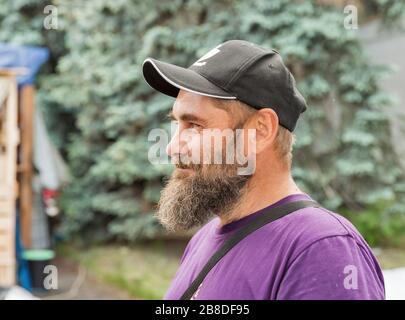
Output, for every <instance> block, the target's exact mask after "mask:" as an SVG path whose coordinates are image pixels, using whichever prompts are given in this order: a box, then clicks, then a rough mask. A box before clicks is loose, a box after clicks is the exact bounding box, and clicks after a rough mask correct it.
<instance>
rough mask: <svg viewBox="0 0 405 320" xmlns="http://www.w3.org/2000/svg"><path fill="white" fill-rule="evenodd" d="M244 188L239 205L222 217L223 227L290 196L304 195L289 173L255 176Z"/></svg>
mask: <svg viewBox="0 0 405 320" xmlns="http://www.w3.org/2000/svg"><path fill="white" fill-rule="evenodd" d="M244 188H245V190H244V192H243V195H242V196H241V198H240V199H239V201H238V203H237V204H236V205H235V206H234V207H233V208H232V209H231V210H230V211H229V212H228V213H227V214H225V215H223V216H220V220H221V223H220V225H221V226H223V225H225V224H228V223H230V222H233V221H236V220H239V219H241V218H243V217H246V216H248V215H250V214H252V213H254V212H256V211H258V210H260V209H263V208H265V207H267V206H269V205H271V204H273V203H276V202H277V201H279V200H281V199H283V198H285V197H287V196H289V195H292V194H297V193H303V192H302V191H301V190H300V189H299V188H298V186H297V185H296V184H295V182H294V180H293V178H292V177H291V174H290V172H289V171H288V172H287V171H284V172H278V173H270V174H269V173H268V174H267V175H266V174H255V175H253V176H252V178H251V179H250V180H249V182H248V183H247V184H246V186H245V187H244Z"/></svg>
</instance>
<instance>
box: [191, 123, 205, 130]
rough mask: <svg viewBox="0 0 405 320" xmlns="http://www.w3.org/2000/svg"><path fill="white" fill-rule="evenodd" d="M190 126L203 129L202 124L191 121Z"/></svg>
mask: <svg viewBox="0 0 405 320" xmlns="http://www.w3.org/2000/svg"><path fill="white" fill-rule="evenodd" d="M190 128H193V129H201V128H202V126H200V125H199V124H197V123H190Z"/></svg>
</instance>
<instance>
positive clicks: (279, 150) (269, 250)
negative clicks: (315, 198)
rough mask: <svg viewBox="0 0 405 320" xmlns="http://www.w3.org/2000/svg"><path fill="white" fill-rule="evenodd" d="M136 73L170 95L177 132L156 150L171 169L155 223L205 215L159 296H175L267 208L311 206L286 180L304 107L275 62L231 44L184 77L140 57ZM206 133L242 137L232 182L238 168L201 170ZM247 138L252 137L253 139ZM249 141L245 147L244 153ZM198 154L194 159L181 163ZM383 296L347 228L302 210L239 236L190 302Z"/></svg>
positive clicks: (372, 264) (379, 280)
mask: <svg viewBox="0 0 405 320" xmlns="http://www.w3.org/2000/svg"><path fill="white" fill-rule="evenodd" d="M143 75H144V78H145V80H146V81H147V82H148V83H149V85H150V86H151V87H153V88H154V89H156V90H158V91H160V92H162V93H164V94H166V95H169V96H172V97H175V98H176V101H175V103H174V106H173V109H172V112H171V117H172V118H173V120H174V121H176V123H177V126H178V127H177V130H176V134H175V135H174V137H173V138H172V140H171V142H170V143H169V145H168V146H167V153H168V155H169V156H170V157H171V158H172V159H175V161H174V162H175V163H176V169H175V171H174V173H173V175H172V177H171V179H170V180H169V181H168V183H167V185H166V187H165V188H164V190H163V191H162V194H161V199H160V202H159V207H158V213H157V216H158V218H159V220H160V221H161V223H162V224H163V225H165V226H166V227H167V228H168V229H171V230H180V229H183V230H184V229H190V228H192V227H195V226H199V225H202V224H204V223H206V222H207V221H208V220H209V218H210V217H211V216H212V215H214V218H213V219H211V220H210V221H209V222H208V223H206V224H205V225H204V226H203V227H202V228H201V229H200V230H199V231H198V232H197V233H196V234H195V235H194V236H193V238H192V239H191V240H190V242H189V243H188V245H187V247H186V249H185V252H184V254H183V257H182V259H181V265H180V267H179V269H178V271H177V273H176V275H175V278H174V279H173V282H172V284H171V286H170V288H169V290H168V292H167V293H166V296H165V299H180V298H181V297H182V295H183V293H184V292H185V291H186V290H187V289H188V288H189V286H190V285H191V283H192V282H193V281H194V280H195V278H196V277H197V275H198V274H199V272H200V271H201V270H202V269H203V267H204V265H205V264H206V263H207V261H208V260H209V259H210V258H211V256H212V255H213V254H214V253H215V252H216V251H217V250H218V249H219V248H220V247H221V245H223V244H224V242H225V241H226V240H227V239H229V237H231V236H232V235H234V234H235V233H237V232H238V231H239V230H241V228H243V227H244V226H246V225H248V224H249V223H251V222H252V221H254V220H255V219H257V218H259V217H260V216H262V215H264V214H265V213H266V212H269V210H273V209H274V208H277V207H279V206H283V205H285V204H287V203H292V202H296V201H300V200H311V198H310V196H309V195H307V194H306V193H304V192H303V191H301V190H300V189H299V188H298V186H297V185H296V184H295V182H294V180H293V178H292V176H291V157H292V156H291V151H292V145H293V141H294V137H293V134H292V132H293V130H294V128H295V125H296V122H297V120H298V117H299V116H300V114H301V113H302V112H304V111H305V110H306V108H307V106H306V103H305V100H304V98H303V97H302V95H301V94H300V93H299V92H298V90H297V88H296V85H295V81H294V78H293V76H292V75H291V73H290V72H289V71H288V69H287V68H286V67H285V65H284V63H283V61H282V59H281V57H280V54H279V53H278V52H277V51H275V50H266V49H264V48H262V47H260V46H257V45H255V44H252V43H249V42H246V41H241V40H231V41H227V42H225V43H223V44H221V45H219V46H217V47H216V48H214V49H212V50H211V51H210V52H208V53H207V54H205V55H204V56H203V57H201V58H200V59H199V60H197V61H196V62H195V63H194V64H193V65H191V66H190V67H189V68H187V69H185V68H182V67H178V66H175V65H171V64H168V63H165V62H161V61H158V60H155V59H151V58H148V59H146V60H145V62H144V64H143ZM212 129H220V130H229V129H232V130H234V131H236V129H243V130H244V131H243V132H242V133H241V134H239V137H242V138H241V140H240V141H243V142H244V143H245V145H244V147H242V148H239V153H242V155H245V156H246V159H252V158H254V161H255V165H254V170H251V171H250V172H248V173H246V172H245V173H243V174H241V173H240V163H228V162H226V163H223V162H222V163H220V164H218V163H207V162H205V160H206V156H207V154H208V155H209V156H212V155H215V154H218V149H217V150H214V151H213V150H211V149H209V148H211V147H212V146H211V143H207V140H206V139H204V137H203V136H204V134H203V133H204V132H205V131H207V130H212ZM248 130H254V132H255V136H254V139H251V137H250V136H249V135H248V134H246V131H248ZM185 131H187V133H188V134H187V135H186V136H187V138H184V137H182V133H183V132H185ZM222 138H223V136H222ZM222 140H223V139H222ZM250 142H254V150H253V151H252V150H250V151H249V148H248V147H246V143H247V144H249V143H250ZM229 144H230V142H227V145H229ZM207 146H208V147H207ZM207 148H208V152H207ZM199 149H201V150H204V151H205V153H203V156H202V157H201V155H200V154H199V155H198V156H197V157H194V156H193V155H190V154H191V153H192V151H195V150H199ZM231 149H232V148H231ZM227 150H228V149H227ZM219 151H221V152H222V151H224V148H223V146H222V148H221V149H219ZM204 154H205V156H204ZM220 158H221V156H220ZM222 158H223V155H222ZM234 158H235V157H234ZM190 159H191V160H196V159H199V160H200V162H198V161H190ZM201 159H203V160H201ZM236 162H237V161H236ZM245 162H246V161H245ZM384 294H385V293H384V281H383V276H382V273H381V270H380V267H379V265H378V262H377V260H376V259H375V257H374V255H373V253H372V252H371V250H370V248H369V246H368V245H367V243H366V242H365V241H364V239H363V238H362V236H361V235H360V234H359V233H358V231H357V230H356V229H355V227H354V226H353V225H352V224H351V223H350V222H349V221H347V220H346V219H345V218H343V217H341V216H340V215H338V214H336V213H333V212H330V211H329V210H327V209H324V208H322V207H317V208H316V207H306V208H302V209H299V210H296V211H295V212H291V213H289V214H287V215H285V216H283V217H281V218H279V219H276V220H274V221H272V222H270V223H267V224H265V225H263V226H262V227H260V228H258V229H257V230H255V231H254V232H252V233H250V234H249V235H247V236H246V237H245V238H243V239H242V240H241V241H240V242H238V243H237V244H236V245H235V246H234V247H233V248H232V249H231V250H229V252H227V253H226V254H225V255H224V256H223V257H222V258H221V259H220V260H219V261H218V262H217V263H216V264H215V265H214V266H213V267H212V269H211V270H210V271H209V272H208V274H207V275H206V276H205V277H204V278H203V280H202V282H201V284H200V285H199V286H198V288H197V290H195V292H194V291H193V295H192V297H191V299H384Z"/></svg>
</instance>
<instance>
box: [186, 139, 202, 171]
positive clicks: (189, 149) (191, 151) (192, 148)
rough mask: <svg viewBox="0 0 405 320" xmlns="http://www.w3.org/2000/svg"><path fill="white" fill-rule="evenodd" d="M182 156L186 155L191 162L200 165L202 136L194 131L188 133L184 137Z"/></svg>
mask: <svg viewBox="0 0 405 320" xmlns="http://www.w3.org/2000/svg"><path fill="white" fill-rule="evenodd" d="M183 141H185V144H184V145H183V147H184V148H185V149H184V150H183V153H184V154H187V155H188V157H189V158H190V160H191V162H192V163H194V164H200V162H201V154H202V135H201V134H199V133H198V132H195V131H191V132H190V131H189V132H187V133H186V134H185V135H184V140H183Z"/></svg>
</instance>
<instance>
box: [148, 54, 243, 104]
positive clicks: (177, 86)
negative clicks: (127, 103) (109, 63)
mask: <svg viewBox="0 0 405 320" xmlns="http://www.w3.org/2000/svg"><path fill="white" fill-rule="evenodd" d="M146 62H150V63H151V64H152V66H153V67H154V68H155V69H156V71H157V72H158V73H159V75H160V76H161V77H162V78H163V79H164V80H166V81H167V82H168V83H170V84H171V85H172V86H175V87H176V88H178V89H182V90H185V91H189V92H192V93H196V94H200V95H203V96H207V97H213V98H219V99H230V100H235V99H236V97H223V96H216V95H213V94H208V93H203V92H198V91H194V90H191V89H188V88H185V87H183V86H181V85H179V84H177V83H175V82H173V81H172V80H170V79H169V78H168V77H166V76H165V75H164V74H163V73H162V72H161V71H160V70H159V68H158V67H157V66H156V64H155V63H154V62H153V61H152V60H151V59H150V58H147V59H146V60H145V61H144V62H143V63H142V67H143V65H144V64H145V63H146ZM207 81H208V80H207ZM146 82H148V81H146ZM148 84H149V82H148ZM151 87H152V86H151ZM153 89H155V88H153ZM155 90H156V89H155Z"/></svg>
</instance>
